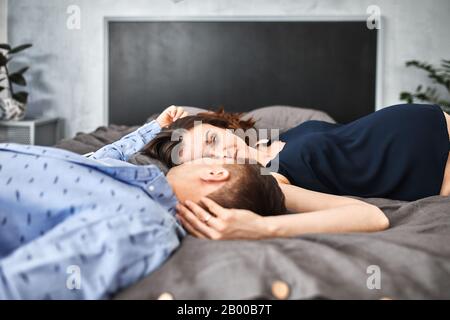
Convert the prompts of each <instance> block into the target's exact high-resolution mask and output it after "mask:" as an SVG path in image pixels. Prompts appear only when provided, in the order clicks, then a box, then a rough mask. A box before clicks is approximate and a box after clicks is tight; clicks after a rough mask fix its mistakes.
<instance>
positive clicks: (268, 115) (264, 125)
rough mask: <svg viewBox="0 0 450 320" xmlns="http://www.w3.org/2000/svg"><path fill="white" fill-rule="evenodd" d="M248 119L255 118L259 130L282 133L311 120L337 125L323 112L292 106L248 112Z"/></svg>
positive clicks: (270, 107)
mask: <svg viewBox="0 0 450 320" xmlns="http://www.w3.org/2000/svg"><path fill="white" fill-rule="evenodd" d="M246 117H253V119H255V120H256V121H257V122H256V124H255V126H256V128H257V129H279V130H280V133H283V132H284V131H286V130H288V129H291V128H293V127H295V126H297V125H299V124H301V123H303V122H305V121H309V120H321V121H326V122H331V123H335V121H334V120H333V118H331V117H330V116H329V115H328V114H327V113H325V112H323V111H319V110H315V109H308V108H300V107H292V106H268V107H264V108H258V109H255V110H252V111H250V112H248V113H247V114H246Z"/></svg>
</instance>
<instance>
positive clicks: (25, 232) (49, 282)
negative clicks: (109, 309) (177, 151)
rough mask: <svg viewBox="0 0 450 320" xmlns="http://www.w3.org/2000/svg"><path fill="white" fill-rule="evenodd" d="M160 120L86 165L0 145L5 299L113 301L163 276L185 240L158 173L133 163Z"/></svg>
mask: <svg viewBox="0 0 450 320" xmlns="http://www.w3.org/2000/svg"><path fill="white" fill-rule="evenodd" d="M159 131H160V127H159V125H158V124H157V123H156V122H155V121H152V122H150V123H148V124H146V125H144V126H143V127H141V128H140V129H138V130H137V131H135V132H133V133H131V134H129V135H127V136H125V137H124V138H122V139H121V140H119V141H117V142H115V143H113V144H111V145H108V146H105V147H104V148H102V149H100V150H98V151H97V152H96V153H94V154H93V155H92V156H91V157H90V158H86V157H83V156H80V155H77V154H75V153H72V152H68V151H65V150H59V149H55V148H50V147H39V146H26V145H17V144H0V299H101V298H108V297H110V296H111V295H113V294H114V293H116V292H117V291H119V290H120V289H122V288H125V287H127V286H129V285H130V284H132V283H134V282H136V281H137V280H139V279H140V278H142V277H144V276H145V275H147V274H149V273H150V272H152V271H153V270H155V269H156V268H157V267H159V266H160V265H161V264H162V263H163V262H164V261H165V260H166V259H167V258H168V257H169V256H170V254H171V253H172V252H173V251H174V250H175V249H176V248H177V247H178V246H179V244H180V240H181V237H182V236H183V235H184V234H185V232H184V231H183V229H182V227H181V226H180V224H179V222H178V221H177V220H176V218H175V205H176V203H177V200H176V198H175V195H174V193H173V191H172V189H171V187H170V186H169V184H168V183H167V180H166V179H165V177H164V175H163V173H162V172H161V171H160V170H159V169H158V168H157V167H156V166H153V165H150V166H134V165H132V164H129V163H127V162H125V161H126V160H127V159H128V158H129V157H130V156H131V155H132V154H134V153H135V152H137V151H139V150H140V149H141V148H142V147H143V146H144V145H145V144H146V143H148V142H149V141H150V140H151V139H152V138H153V137H154V136H155V135H156V134H157V133H158V132H159Z"/></svg>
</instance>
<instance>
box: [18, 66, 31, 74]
mask: <svg viewBox="0 0 450 320" xmlns="http://www.w3.org/2000/svg"><path fill="white" fill-rule="evenodd" d="M28 69H29V67H23V68H21V69H19V70H17V71H16V72H14V74H16V73H18V74H21V75H23V74H24V73H25V72H26V71H27V70H28Z"/></svg>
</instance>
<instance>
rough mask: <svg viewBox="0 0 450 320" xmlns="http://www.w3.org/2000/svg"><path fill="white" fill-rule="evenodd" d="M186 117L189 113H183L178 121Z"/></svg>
mask: <svg viewBox="0 0 450 320" xmlns="http://www.w3.org/2000/svg"><path fill="white" fill-rule="evenodd" d="M188 115H189V113H187V111H183V114H182V115H181V116H180V119H181V118H184V117H187V116H188Z"/></svg>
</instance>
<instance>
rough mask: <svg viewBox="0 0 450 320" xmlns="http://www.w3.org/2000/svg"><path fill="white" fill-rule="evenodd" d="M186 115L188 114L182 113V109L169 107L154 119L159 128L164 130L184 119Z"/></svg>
mask: <svg viewBox="0 0 450 320" xmlns="http://www.w3.org/2000/svg"><path fill="white" fill-rule="evenodd" d="M187 115H188V113H187V112H186V111H184V109H183V107H177V106H170V107H168V108H167V109H166V110H164V111H163V112H161V114H160V115H159V116H158V118H156V121H157V122H158V124H159V126H160V127H161V128H164V127H167V126H168V125H170V124H172V123H173V122H175V121H177V120H178V119H180V118H184V117H186V116H187Z"/></svg>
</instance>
